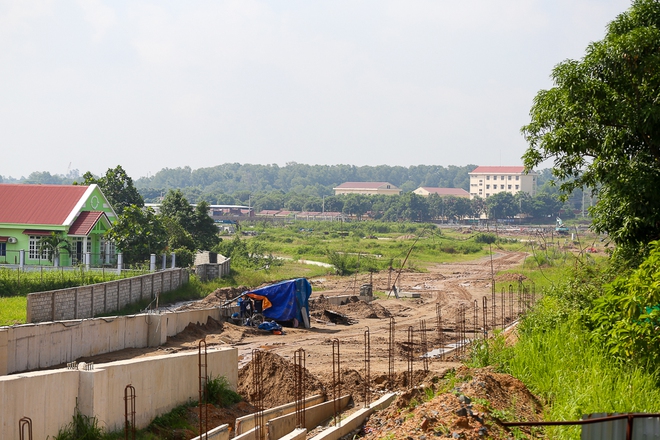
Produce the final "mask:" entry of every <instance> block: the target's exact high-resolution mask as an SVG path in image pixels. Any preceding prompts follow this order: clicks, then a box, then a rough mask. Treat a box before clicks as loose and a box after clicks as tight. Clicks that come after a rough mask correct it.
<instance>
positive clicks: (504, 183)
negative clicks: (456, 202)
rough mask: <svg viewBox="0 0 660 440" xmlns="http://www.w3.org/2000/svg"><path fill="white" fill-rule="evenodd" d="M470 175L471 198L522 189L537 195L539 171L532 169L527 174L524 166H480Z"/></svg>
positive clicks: (486, 196)
mask: <svg viewBox="0 0 660 440" xmlns="http://www.w3.org/2000/svg"><path fill="white" fill-rule="evenodd" d="M469 175H470V198H471V199H473V198H475V197H477V196H479V197H481V198H484V199H486V198H488V197H490V196H492V195H493V194H497V193H501V192H508V193H510V194H513V195H515V194H517V193H519V192H521V191H522V192H526V193H527V194H529V195H530V196H532V197H533V196H535V195H536V181H537V177H538V173H537V172H535V171H530V172H529V173H527V174H526V173H525V167H523V166H513V167H490V166H484V167H482V166H480V167H477V168H475V169H474V170H473V171H472V172H471V173H469Z"/></svg>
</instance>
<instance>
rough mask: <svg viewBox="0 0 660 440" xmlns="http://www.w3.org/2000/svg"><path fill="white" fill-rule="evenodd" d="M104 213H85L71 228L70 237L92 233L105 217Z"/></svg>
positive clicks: (82, 213)
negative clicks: (97, 223)
mask: <svg viewBox="0 0 660 440" xmlns="http://www.w3.org/2000/svg"><path fill="white" fill-rule="evenodd" d="M104 215H105V213H104V212H103V211H83V212H81V213H80V215H79V216H78V218H77V219H76V220H75V221H74V222H73V224H72V225H71V227H70V228H69V232H68V235H89V233H90V231H91V230H92V228H93V227H94V225H95V224H96V222H98V221H99V219H100V218H101V217H103V216H104Z"/></svg>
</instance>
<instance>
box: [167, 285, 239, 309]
mask: <svg viewBox="0 0 660 440" xmlns="http://www.w3.org/2000/svg"><path fill="white" fill-rule="evenodd" d="M248 290H250V288H249V287H245V286H238V287H222V288H220V289H216V290H215V291H214V292H212V293H209V294H208V296H207V297H206V298H204V299H201V300H199V301H195V302H194V303H191V304H186V305H185V306H181V307H179V308H178V309H177V310H198V309H209V308H212V307H219V306H221V305H222V304H224V303H226V302H227V301H229V300H231V299H234V298H236V297H237V296H239V295H240V294H241V293H243V292H246V291H248ZM233 305H236V304H233Z"/></svg>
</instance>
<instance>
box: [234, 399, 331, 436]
mask: <svg viewBox="0 0 660 440" xmlns="http://www.w3.org/2000/svg"><path fill="white" fill-rule="evenodd" d="M324 400H325V397H323V396H321V395H320V394H316V395H314V396H309V397H306V398H305V408H308V407H311V406H314V405H317V404H319V403H321V402H323V401H324ZM295 411H296V402H291V403H285V404H284V405H280V406H276V407H273V408H269V409H265V410H264V412H263V415H264V423H268V421H269V420H271V419H274V418H276V417H280V416H282V415H285V414H291V413H294V412H295ZM254 427H255V415H254V414H248V415H246V416H243V417H238V418H237V419H236V421H235V423H234V429H235V432H236V435H239V434H242V433H244V432H247V431H249V430H251V429H252V428H254ZM294 428H295V425H294ZM287 432H288V431H287Z"/></svg>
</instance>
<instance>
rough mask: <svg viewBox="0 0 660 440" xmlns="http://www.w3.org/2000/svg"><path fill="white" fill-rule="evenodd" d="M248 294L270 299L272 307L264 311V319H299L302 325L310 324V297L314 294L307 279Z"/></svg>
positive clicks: (263, 288)
mask: <svg viewBox="0 0 660 440" xmlns="http://www.w3.org/2000/svg"><path fill="white" fill-rule="evenodd" d="M247 293H248V295H249V294H255V295H261V296H265V297H266V298H268V301H270V302H271V303H272V305H271V306H270V307H268V308H267V309H265V310H264V311H263V315H264V317H266V318H268V319H273V320H275V321H291V320H293V319H297V320H298V322H299V323H300V324H301V325H302V324H303V323H304V322H309V296H310V295H311V294H312V285H311V284H309V281H307V279H305V278H298V279H295V280H289V281H282V282H281V283H277V284H272V285H270V286H265V287H260V288H259V289H255V290H250V291H249V292H247ZM303 310H304V311H305V312H304V313H305V317H304V319H303Z"/></svg>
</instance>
